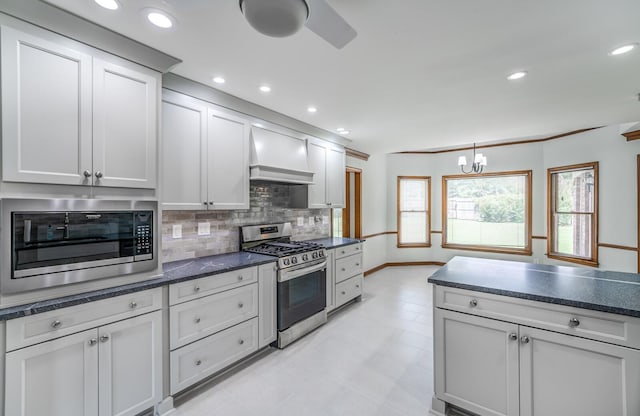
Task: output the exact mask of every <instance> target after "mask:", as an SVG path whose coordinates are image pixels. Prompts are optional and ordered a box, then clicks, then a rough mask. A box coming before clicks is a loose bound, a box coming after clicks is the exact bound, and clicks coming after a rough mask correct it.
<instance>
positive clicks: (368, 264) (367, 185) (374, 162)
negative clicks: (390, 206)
mask: <svg viewBox="0 0 640 416" xmlns="http://www.w3.org/2000/svg"><path fill="white" fill-rule="evenodd" d="M347 166H351V167H353V168H358V169H362V235H363V236H366V235H370V234H376V233H380V232H383V231H387V221H386V209H385V204H386V201H387V186H386V183H387V160H386V155H377V156H371V157H370V158H369V160H368V161H364V160H361V159H356V158H353V157H347ZM387 237H388V236H387V235H380V236H376V237H371V238H367V239H366V241H365V243H364V260H363V262H364V270H370V269H372V268H374V267H376V266H379V265H381V264H384V263H386V262H387V250H386V241H385V240H386V238H387Z"/></svg>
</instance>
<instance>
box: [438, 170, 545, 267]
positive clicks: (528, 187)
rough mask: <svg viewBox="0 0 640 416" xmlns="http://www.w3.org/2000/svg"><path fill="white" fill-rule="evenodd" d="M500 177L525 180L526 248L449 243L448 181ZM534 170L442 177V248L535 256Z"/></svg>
mask: <svg viewBox="0 0 640 416" xmlns="http://www.w3.org/2000/svg"><path fill="white" fill-rule="evenodd" d="M499 176H523V177H524V178H525V202H524V208H525V212H524V215H525V220H524V228H525V230H524V232H525V238H524V241H525V246H524V247H523V248H505V247H498V246H489V245H481V244H456V243H449V242H447V217H448V213H449V211H448V202H449V199H448V196H447V194H448V192H447V191H448V189H447V181H448V180H450V179H473V178H483V177H485V178H493V177H499ZM532 178H533V171H532V170H514V171H505V172H492V173H480V174H457V175H443V176H442V248H447V249H454V250H469V251H484V252H488V253H502V254H516V255H521V256H523V255H524V256H531V255H532V254H533V250H532V248H531V247H532V246H531V240H532V237H531V232H532V219H531V218H532Z"/></svg>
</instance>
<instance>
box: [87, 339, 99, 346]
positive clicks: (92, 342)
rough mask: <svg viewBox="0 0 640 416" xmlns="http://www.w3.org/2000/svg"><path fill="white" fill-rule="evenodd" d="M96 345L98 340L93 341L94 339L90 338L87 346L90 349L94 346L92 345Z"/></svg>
mask: <svg viewBox="0 0 640 416" xmlns="http://www.w3.org/2000/svg"><path fill="white" fill-rule="evenodd" d="M97 343H98V340H97V339H95V338H91V339H90V340H89V346H90V347H93V346H94V345H96V344H97Z"/></svg>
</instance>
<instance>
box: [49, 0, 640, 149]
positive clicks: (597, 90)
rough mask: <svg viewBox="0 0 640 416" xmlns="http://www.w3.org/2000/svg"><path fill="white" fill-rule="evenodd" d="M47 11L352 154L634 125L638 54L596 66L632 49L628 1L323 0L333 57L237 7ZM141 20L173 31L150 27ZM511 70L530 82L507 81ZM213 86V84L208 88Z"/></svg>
mask: <svg viewBox="0 0 640 416" xmlns="http://www.w3.org/2000/svg"><path fill="white" fill-rule="evenodd" d="M49 2H50V3H52V4H55V5H57V6H59V7H61V8H64V9H66V10H69V11H71V12H73V13H75V14H78V15H80V16H83V17H85V18H88V19H89V20H91V21H94V22H96V23H99V24H101V25H103V26H105V27H107V28H110V29H113V30H115V31H117V32H120V33H122V34H124V35H126V36H129V37H131V38H133V39H135V40H138V41H140V42H142V43H145V44H147V45H149V46H152V47H154V48H156V49H159V50H161V51H163V52H165V53H168V54H170V55H173V56H175V57H177V58H180V59H182V60H183V63H181V64H179V65H177V66H176V67H175V68H174V69H173V70H172V72H174V73H176V74H179V75H182V76H184V77H187V78H190V79H193V80H196V81H199V82H201V83H204V84H208V85H211V86H213V87H215V88H218V89H221V90H223V91H225V92H227V93H230V94H232V95H235V96H237V97H240V98H243V99H245V100H248V101H251V102H254V103H257V104H260V105H263V106H265V107H268V108H270V109H273V110H275V111H278V112H281V113H283V114H286V115H288V116H291V117H294V118H296V119H299V120H302V121H305V122H307V123H310V124H312V125H315V126H318V127H320V128H323V129H326V130H330V131H334V132H335V129H336V128H337V127H344V128H347V129H349V130H351V134H350V135H349V136H348V138H349V139H351V140H353V142H352V143H351V147H353V148H355V149H358V150H362V151H366V152H369V153H382V152H394V151H404V150H424V149H431V148H442V147H447V146H453V145H460V144H469V143H471V142H473V141H475V142H483V141H496V140H508V139H518V138H526V137H533V136H536V137H540V136H544V135H552V134H556V133H560V132H565V131H570V130H575V129H580V128H586V127H594V126H600V125H607V124H613V123H619V122H629V121H638V120H640V102H639V101H638V93H640V50H638V49H636V50H635V51H633V52H631V53H630V54H627V55H620V56H616V57H613V56H608V52H609V51H610V50H611V49H613V48H614V47H616V46H620V45H623V44H626V43H629V42H640V24H638V17H639V16H640V1H638V0H606V1H604V0H536V1H527V0H437V1H436V0H329V3H330V4H331V5H332V6H333V7H334V8H335V9H336V10H337V11H338V12H339V13H340V14H341V15H342V16H343V17H344V18H345V19H346V20H347V21H348V22H349V23H350V24H351V25H352V26H353V27H354V28H355V29H356V31H357V32H358V36H357V37H356V39H355V40H354V41H352V42H351V43H350V44H348V45H347V46H346V47H345V48H344V49H341V50H338V49H335V48H333V47H332V46H331V45H329V44H328V43H326V42H325V41H324V40H322V39H321V38H319V37H318V36H317V35H315V34H314V33H312V32H311V31H309V30H308V29H303V30H302V31H300V32H298V33H297V34H295V35H294V36H292V37H289V38H284V39H276V38H269V37H266V36H264V35H261V34H259V33H257V32H255V31H254V30H253V29H252V28H251V27H250V26H249V25H248V23H247V22H246V21H245V20H244V18H243V16H242V14H241V13H240V11H239V6H238V0H120V3H121V6H122V7H121V9H120V10H118V11H115V12H111V11H108V10H105V9H103V8H101V7H99V6H98V5H97V4H95V3H94V2H93V1H90V0H83V1H79V0H49ZM147 7H157V8H160V9H164V10H166V11H168V12H170V13H171V14H172V15H174V16H175V17H176V18H177V20H178V24H177V26H176V27H175V28H173V29H171V30H168V31H163V30H160V29H158V28H155V27H153V26H151V25H150V24H148V23H147V22H146V21H145V19H144V16H143V15H142V12H141V10H142V9H144V8H147ZM516 70H526V71H528V72H529V76H527V77H525V78H524V79H521V80H519V81H515V82H514V81H507V80H506V76H507V75H508V74H509V73H511V72H514V71H516ZM216 75H221V76H223V77H224V78H226V80H227V82H226V84H224V85H223V86H222V87H220V86H218V85H215V84H213V83H212V81H211V79H212V77H213V76H216ZM262 83H266V84H268V85H270V86H271V87H272V92H271V93H269V94H265V93H262V92H260V91H259V90H258V86H259V85H260V84H262ZM309 105H315V106H317V108H318V112H317V113H315V114H309V113H307V111H306V109H307V107H308V106H309Z"/></svg>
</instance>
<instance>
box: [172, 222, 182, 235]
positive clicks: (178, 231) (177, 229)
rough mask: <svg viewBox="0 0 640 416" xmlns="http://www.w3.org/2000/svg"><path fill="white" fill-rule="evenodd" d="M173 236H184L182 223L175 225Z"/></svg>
mask: <svg viewBox="0 0 640 416" xmlns="http://www.w3.org/2000/svg"><path fill="white" fill-rule="evenodd" d="M173 238H182V224H174V225H173Z"/></svg>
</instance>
